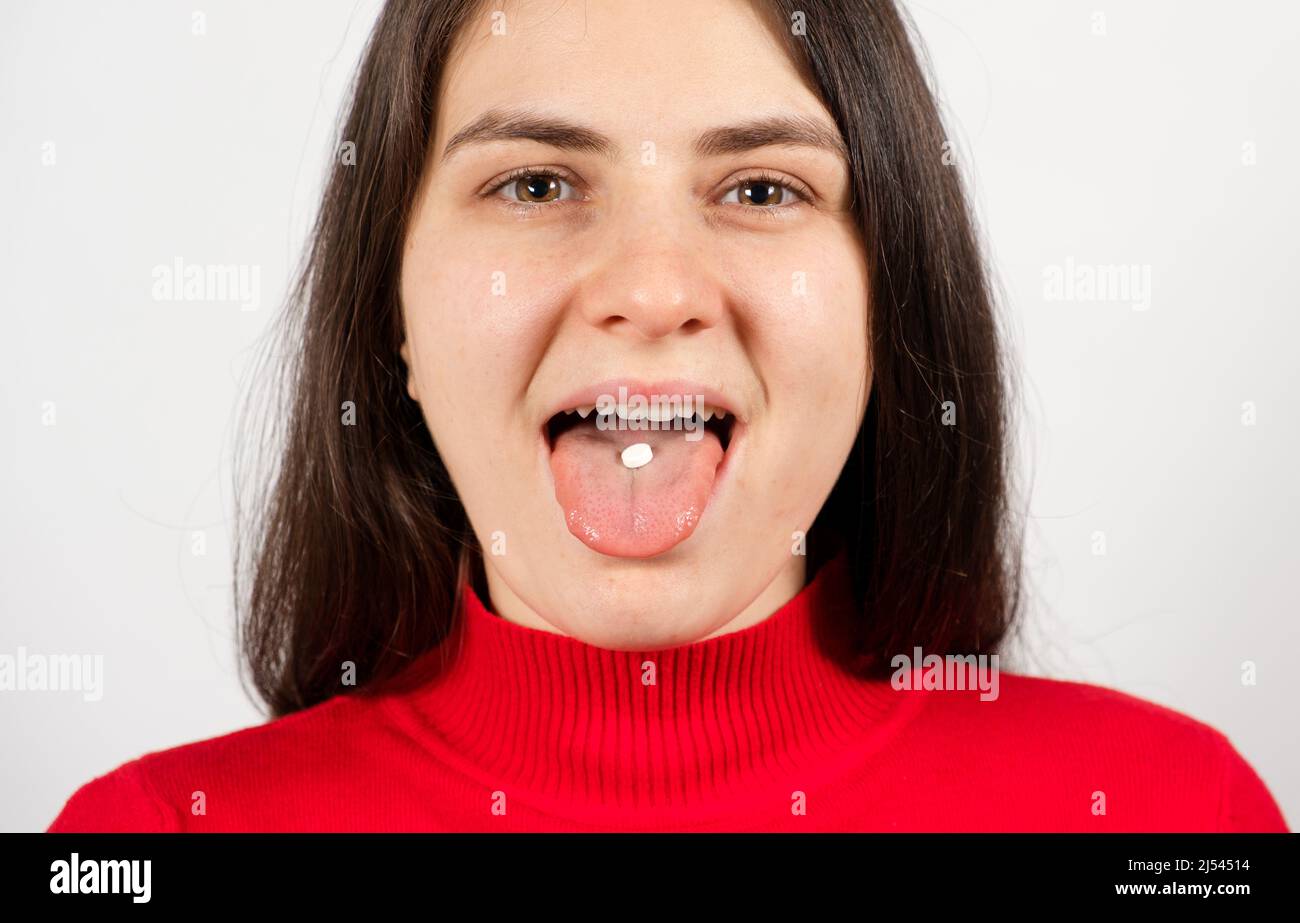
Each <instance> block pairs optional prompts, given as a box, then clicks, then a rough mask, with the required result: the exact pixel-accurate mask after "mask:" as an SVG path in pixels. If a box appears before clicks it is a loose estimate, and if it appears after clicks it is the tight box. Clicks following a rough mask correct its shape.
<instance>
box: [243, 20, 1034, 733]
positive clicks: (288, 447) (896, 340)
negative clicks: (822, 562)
mask: <svg viewBox="0 0 1300 923" xmlns="http://www.w3.org/2000/svg"><path fill="white" fill-rule="evenodd" d="M756 2H759V4H760V6H761V7H762V8H764V9H765V10H766V11H767V12H768V13H770V15H771V17H772V22H773V25H774V28H775V30H776V32H777V34H779V35H781V36H783V37H784V40H785V42H786V44H787V46H788V49H789V53H790V55H791V56H792V59H793V60H794V61H795V62H797V64H798V66H799V67H800V69H801V70H802V71H803V73H804V74H805V75H806V78H807V79H808V80H809V81H810V84H811V85H812V87H813V88H814V89H815V90H816V91H817V92H818V94H819V95H820V97H821V99H822V100H823V102H824V103H825V105H826V107H827V108H828V110H829V111H830V112H831V114H832V115H833V116H834V118H835V120H836V123H837V124H838V126H839V129H840V132H841V134H842V135H843V137H844V140H845V142H846V144H847V146H848V151H849V162H850V168H851V171H852V188H853V207H854V210H855V215H856V216H857V220H858V222H859V225H860V227H861V228H862V232H863V239H864V241H865V242H866V247H867V256H868V267H869V270H870V280H871V281H870V292H869V300H870V325H869V326H870V335H869V336H870V343H869V346H868V348H869V353H870V356H871V360H872V364H873V369H874V380H873V388H872V394H871V397H870V400H869V402H868V406H867V410H866V415H865V418H864V421H863V425H862V428H861V430H860V432H859V434H858V438H857V443H856V447H855V449H854V450H853V452H852V453H851V455H850V457H849V460H848V462H847V464H846V465H845V468H844V470H843V472H842V474H841V476H840V478H839V481H838V483H837V484H836V486H835V488H834V490H833V491H832V493H831V495H830V497H829V499H828V500H827V502H826V504H825V505H824V507H823V508H822V511H821V513H820V514H819V516H818V517H817V520H816V522H815V523H814V525H813V527H812V529H811V531H810V533H809V537H808V542H809V552H810V555H812V556H813V557H814V559H818V558H824V556H825V555H826V554H827V553H828V549H830V548H831V547H836V548H839V547H843V548H844V550H845V551H846V553H847V554H848V557H849V560H850V563H851V566H852V569H853V573H854V589H855V593H856V594H857V598H858V601H859V603H860V607H861V612H862V613H863V616H862V620H861V625H860V626H859V628H860V632H859V641H860V644H861V645H862V651H863V652H864V653H867V654H868V655H871V654H876V655H881V654H883V655H885V656H883V657H876V658H873V659H875V661H876V662H877V663H883V664H888V661H889V656H888V655H889V654H890V653H892V652H895V651H899V650H909V651H910V649H911V647H912V646H914V645H919V646H921V647H922V648H923V649H924V650H925V651H926V652H927V653H939V654H943V653H989V652H992V651H994V650H995V649H996V648H997V646H998V644H999V642H1000V641H1001V640H1002V639H1003V638H1004V636H1005V635H1006V633H1007V631H1008V629H1009V628H1010V626H1011V625H1012V623H1013V622H1014V620H1015V617H1016V614H1017V611H1018V608H1019V603H1020V591H1019V586H1020V547H1021V536H1020V534H1019V532H1017V531H1016V530H1015V529H1014V528H1013V527H1012V517H1011V516H1010V509H1009V504H1008V495H1009V490H1008V476H1009V475H1008V465H1007V453H1008V429H1009V425H1008V418H1009V401H1008V396H1009V394H1010V391H1009V389H1008V387H1007V382H1006V380H1005V378H1006V375H1005V368H1004V358H1003V356H1002V352H1001V348H1000V337H999V334H998V329H997V323H996V318H995V315H994V310H993V303H992V298H991V295H990V289H989V282H988V279H987V277H986V271H985V268H984V265H983V260H982V256H981V253H980V251H979V247H978V244H977V238H976V234H975V231H974V228H973V226H972V221H971V218H970V214H969V211H968V207H967V204H966V201H965V196H964V194H963V191H962V187H961V181H960V178H959V175H958V173H957V171H956V168H955V167H952V166H949V165H946V164H945V162H944V160H945V158H944V157H943V152H944V149H945V148H944V144H945V141H946V138H945V135H944V131H943V127H942V124H941V121H940V118H939V114H938V111H937V108H936V105H935V101H934V98H933V96H932V94H931V92H930V89H929V87H928V86H927V83H926V80H925V74H924V71H923V70H922V69H921V67H920V65H919V63H918V61H917V58H916V54H915V52H914V50H913V47H912V42H911V41H910V39H909V31H908V28H907V24H906V23H905V22H904V20H903V19H902V18H901V17H900V15H899V12H898V11H897V9H896V8H895V6H894V4H893V3H892V2H888V0H871V2H867V0H816V2H808V0H756ZM483 6H484V4H482V3H481V2H479V0H388V3H386V5H385V6H384V9H383V11H382V13H381V14H380V16H379V20H378V22H377V23H376V25H375V27H374V31H373V33H372V34H371V36H370V40H369V43H368V46H367V48H366V51H365V54H364V57H363V60H362V63H361V66H360V69H359V72H358V74H357V77H356V82H355V85H354V88H353V93H352V100H351V104H350V108H349V110H348V113H347V117H346V120H345V121H344V123H343V125H342V129H341V137H340V139H339V142H340V146H341V145H343V144H344V143H346V142H351V143H352V144H354V145H355V163H354V164H349V163H345V162H341V160H340V158H337V157H336V158H335V164H334V166H333V168H332V173H331V175H330V176H329V178H328V181H327V187H326V190H325V194H324V199H323V202H322V205H321V209H320V212H319V215H318V217H317V220H316V224H315V228H314V231H313V235H312V239H311V243H310V246H309V248H308V250H307V254H306V257H305V262H304V265H303V267H302V269H301V272H300V276H299V280H298V283H297V285H296V286H295V289H294V291H293V293H292V298H291V300H290V305H291V307H293V308H295V309H293V310H288V311H286V312H285V315H284V317H283V318H282V324H283V326H282V327H280V328H279V330H278V331H277V332H278V340H276V341H273V342H276V343H277V344H278V345H280V346H282V347H283V356H282V357H280V358H278V359H277V358H276V357H275V356H274V355H273V354H272V355H268V360H270V361H273V362H275V363H276V367H277V368H278V370H279V371H280V373H281V377H279V378H278V379H274V380H273V381H274V383H276V384H278V385H279V386H280V387H281V388H283V389H284V390H283V397H284V401H283V404H279V403H276V400H275V397H276V396H272V399H271V400H270V401H269V402H263V401H261V400H260V396H259V395H257V394H254V395H253V398H254V405H253V406H254V409H263V408H267V407H269V408H272V411H271V413H269V414H267V417H266V423H265V428H264V430H263V431H261V432H260V433H259V434H258V436H259V438H258V440H257V443H256V447H255V448H257V449H261V450H266V451H270V452H272V453H274V454H273V456H272V457H271V459H270V461H271V463H272V464H273V466H274V470H273V471H270V472H267V477H266V479H265V480H264V481H263V482H262V484H263V487H262V489H261V491H259V492H258V493H257V494H256V496H255V497H254V498H253V501H252V506H251V513H250V514H249V515H247V516H245V515H244V514H245V512H246V510H244V509H237V515H238V518H239V523H240V526H241V528H240V530H239V534H240V535H241V536H242V535H244V533H245V532H246V533H247V536H248V537H247V539H244V538H240V539H239V540H238V544H237V547H236V560H235V586H236V594H235V595H236V602H237V605H238V607H239V610H240V644H241V647H242V651H243V655H244V659H245V661H246V666H247V668H248V671H249V675H250V677H251V680H252V683H253V685H254V687H255V689H256V692H257V693H258V694H259V695H260V696H261V698H262V699H264V700H265V702H266V703H267V704H268V705H269V707H270V711H271V713H272V714H273V715H276V716H279V715H284V714H287V713H289V712H292V711H295V710H298V709H302V708H305V707H308V706H310V705H313V704H315V703H317V702H320V701H323V700H324V699H327V698H329V697H331V696H334V695H337V694H339V693H341V692H346V691H350V690H351V689H352V688H353V687H347V686H343V685H342V683H341V677H342V665H343V664H344V663H345V662H347V661H351V662H352V663H354V664H356V667H357V688H365V687H368V686H371V685H373V684H376V683H378V682H379V681H381V680H385V679H389V678H392V677H394V676H396V675H397V674H399V673H400V672H401V670H402V668H403V667H405V666H406V665H408V664H409V663H410V662H411V661H412V660H413V659H414V658H416V657H418V656H419V655H421V654H422V653H424V652H426V651H428V650H430V649H431V648H432V647H433V646H435V645H436V644H437V643H438V642H439V641H440V640H441V639H442V638H443V637H444V636H445V635H446V633H447V631H448V630H449V629H450V627H451V622H452V618H453V616H454V613H455V612H456V611H457V606H458V603H459V600H458V594H459V590H460V588H461V586H462V585H463V583H464V582H465V581H466V580H471V581H472V582H473V585H474V586H475V587H476V588H478V589H479V591H480V592H483V589H482V587H483V579H482V562H481V559H480V558H479V550H478V547H477V541H476V539H475V537H474V535H473V532H472V531H471V529H470V528H469V524H468V520H467V518H466V514H465V510H464V508H463V506H462V505H461V502H460V499H459V497H458V496H457V494H456V491H455V489H454V488H453V486H452V483H451V479H450V477H449V476H448V474H447V471H446V468H445V467H444V465H443V463H442V460H441V458H440V457H439V455H438V452H437V449H436V448H435V446H434V444H433V441H432V439H431V437H430V435H429V432H428V429H427V428H426V426H425V423H424V419H423V417H422V415H421V412H420V409H419V406H418V405H417V404H416V403H415V402H414V401H412V400H411V399H410V398H409V396H408V395H407V393H406V388H405V370H404V367H403V364H402V361H401V359H400V357H399V354H398V350H399V348H400V344H401V342H402V339H403V336H404V333H403V327H402V314H401V305H400V303H399V298H398V278H399V272H400V261H401V253H402V242H403V238H404V235H405V231H406V223H407V219H408V216H409V214H410V210H411V206H412V202H413V199H414V197H415V192H416V188H417V185H418V183H419V181H420V173H421V170H422V168H423V165H424V163H425V161H426V155H427V148H428V145H429V143H430V140H431V138H432V131H433V117H435V116H436V95H437V90H438V86H439V81H440V78H441V75H442V68H443V66H444V64H445V62H446V60H447V56H448V51H449V49H450V47H451V45H452V42H453V39H454V38H455V37H456V35H457V34H458V33H459V31H460V30H461V29H462V28H463V27H464V26H465V25H466V24H467V23H468V22H470V21H471V20H472V19H473V17H474V16H476V15H479V14H480V10H481V8H482V7H483ZM796 7H797V9H796ZM800 32H802V34H800ZM348 402H351V403H350V404H349V403H348ZM947 402H951V404H947ZM945 405H946V406H945ZM281 406H283V408H284V410H283V412H282V413H280V414H279V415H276V411H275V410H274V408H277V407H281ZM349 408H352V411H351V412H352V413H354V415H355V419H354V425H341V423H342V420H341V417H343V415H344V414H346V413H348V412H349ZM954 413H955V422H954V421H953V420H952V419H951V414H954ZM241 458H242V456H241ZM241 506H243V505H242V504H241ZM813 564H814V562H812V561H810V570H811V569H812V566H813ZM245 573H246V575H247V577H246V579H245V577H244V575H245ZM244 587H247V588H248V590H249V592H248V593H247V599H245V598H244V593H243V591H242V589H241V588H244Z"/></svg>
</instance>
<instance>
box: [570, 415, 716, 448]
mask: <svg viewBox="0 0 1300 923" xmlns="http://www.w3.org/2000/svg"><path fill="white" fill-rule="evenodd" d="M634 424H642V425H634ZM735 425H736V416H735V414H731V413H727V411H726V410H724V409H722V408H721V407H710V406H708V405H707V404H706V405H704V407H702V408H700V409H698V410H694V411H693V412H691V413H689V414H688V413H686V412H685V411H684V410H682V411H674V412H672V416H671V417H669V416H668V415H667V414H665V413H655V414H651V413H649V412H647V413H646V414H645V415H644V416H641V415H638V414H635V413H632V412H629V413H627V414H625V415H619V414H618V413H617V412H616V413H611V414H599V413H597V412H596V408H595V406H594V405H588V406H586V407H571V408H569V409H568V410H561V411H560V412H559V413H557V414H555V416H553V417H551V419H550V420H548V421H547V423H546V442H547V444H548V445H549V446H550V448H551V451H555V443H556V440H557V439H558V438H559V437H560V436H561V435H563V434H564V433H567V432H569V431H570V430H572V429H576V428H578V427H590V428H592V429H595V430H597V431H600V432H614V431H618V430H619V428H620V426H622V427H623V430H624V431H625V432H630V433H640V432H668V433H674V432H676V433H681V434H691V433H710V434H712V435H713V436H714V437H716V438H717V440H718V442H719V444H720V445H721V446H722V451H723V452H724V453H725V452H726V451H727V447H728V446H729V445H731V431H732V429H733V428H734V427H735Z"/></svg>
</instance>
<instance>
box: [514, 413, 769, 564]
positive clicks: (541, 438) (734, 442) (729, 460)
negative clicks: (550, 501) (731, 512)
mask: <svg viewBox="0 0 1300 923" xmlns="http://www.w3.org/2000/svg"><path fill="white" fill-rule="evenodd" d="M548 422H549V421H548ZM747 433H748V427H747V425H746V424H745V423H744V422H742V421H741V420H739V419H734V422H733V423H732V424H731V439H730V441H729V442H728V443H727V450H726V451H725V452H723V453H722V461H721V462H719V463H718V470H717V473H716V474H715V475H714V478H713V487H712V488H711V489H710V490H709V504H708V506H706V507H705V508H704V513H703V514H702V515H701V516H700V522H699V525H697V526H696V528H695V532H694V533H692V535H691V536H690V538H688V539H687V540H686V541H687V542H689V541H690V540H691V538H694V537H695V535H696V534H698V533H699V531H700V529H701V528H703V527H704V526H705V525H706V523H707V520H708V518H709V510H711V509H713V508H714V506H715V505H716V504H717V502H718V495H719V494H720V493H721V492H722V490H723V488H724V487H725V486H726V485H727V484H728V483H730V480H731V479H730V477H729V475H730V472H731V469H732V468H734V467H735V466H736V465H737V464H739V462H737V461H734V460H733V459H735V458H736V457H737V455H738V454H739V453H740V452H741V451H742V449H743V447H744V445H745V436H746V435H747ZM538 460H539V461H540V462H541V466H542V471H543V472H544V477H545V478H546V486H547V488H548V490H549V493H550V496H551V497H554V496H555V478H554V477H552V475H551V441H550V440H549V439H548V438H547V436H546V426H545V425H543V426H542V428H541V430H540V431H539V433H538ZM560 519H561V522H563V517H560ZM565 532H566V533H567V532H568V530H567V529H566V530H565ZM683 544H685V543H683Z"/></svg>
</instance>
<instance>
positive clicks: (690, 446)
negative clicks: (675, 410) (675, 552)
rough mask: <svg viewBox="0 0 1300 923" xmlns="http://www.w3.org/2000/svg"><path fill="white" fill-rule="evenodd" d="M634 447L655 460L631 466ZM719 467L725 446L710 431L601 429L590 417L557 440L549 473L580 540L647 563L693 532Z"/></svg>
mask: <svg viewBox="0 0 1300 923" xmlns="http://www.w3.org/2000/svg"><path fill="white" fill-rule="evenodd" d="M688 435H689V436H690V437H691V439H687V436H688ZM697 437H698V438H697ZM691 440H694V441H691ZM637 442H644V443H647V444H649V446H650V448H651V450H652V451H653V452H654V458H652V459H651V460H650V462H649V463H647V464H645V465H643V466H642V467H640V468H628V467H626V466H625V465H624V464H623V460H622V452H623V449H625V448H626V447H627V446H630V445H633V444H634V443H637ZM721 462H722V444H721V443H720V442H718V437H717V436H715V435H714V434H713V433H710V432H708V431H707V430H697V431H696V432H694V433H688V432H686V431H685V430H672V429H662V430H651V429H645V430H634V429H627V430H615V429H611V430H599V429H597V428H596V426H595V425H594V424H593V423H592V422H591V421H590V420H588V421H587V422H586V423H581V424H579V425H578V426H576V427H574V428H573V429H570V430H568V431H567V432H565V433H562V434H561V435H560V436H559V438H557V439H556V440H555V448H554V450H553V451H552V452H551V473H552V475H554V479H555V499H556V500H558V501H559V503H560V508H561V509H562V510H564V520H565V522H566V523H567V524H568V526H569V531H570V532H572V533H573V535H574V536H575V537H577V538H578V539H580V540H581V541H583V542H584V543H585V544H587V545H588V546H589V547H591V548H593V549H594V550H596V551H599V552H600V553H601V554H608V555H617V556H619V557H625V558H648V557H650V556H652V555H656V554H662V553H663V552H665V551H667V550H668V549H669V548H672V547H673V546H674V545H677V544H678V543H679V542H684V541H685V540H686V539H687V538H689V537H690V535H691V533H692V532H694V531H695V526H696V525H697V524H698V523H699V521H700V517H701V516H702V515H704V508H705V507H706V506H708V503H709V495H710V493H711V492H712V490H713V479H714V477H715V476H716V475H717V473H718V465H719V464H720V463H721Z"/></svg>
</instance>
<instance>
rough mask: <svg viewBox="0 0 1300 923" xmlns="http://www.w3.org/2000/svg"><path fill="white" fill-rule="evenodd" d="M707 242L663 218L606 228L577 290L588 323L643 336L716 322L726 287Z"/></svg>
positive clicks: (655, 336)
mask: <svg viewBox="0 0 1300 923" xmlns="http://www.w3.org/2000/svg"><path fill="white" fill-rule="evenodd" d="M707 252H708V249H707V246H706V245H704V244H703V242H702V241H700V239H699V238H698V237H697V236H695V235H693V234H691V233H690V232H689V231H683V230H682V229H681V227H680V226H676V227H674V226H670V224H669V222H667V221H655V222H651V221H645V220H643V221H639V222H638V221H627V222H624V223H623V224H622V226H621V227H619V228H617V229H611V236H609V237H607V238H606V246H604V247H602V250H601V255H600V261H599V263H598V264H597V266H596V268H595V270H594V271H593V272H592V274H591V275H589V276H588V278H587V279H586V280H585V282H586V284H584V285H583V286H582V287H581V289H580V291H579V292H578V293H577V301H578V304H577V309H578V311H579V312H580V313H581V315H582V317H583V318H584V319H585V320H586V322H587V323H589V324H591V325H592V326H594V327H599V328H601V329H604V330H606V331H608V332H611V333H620V334H627V335H630V336H638V337H642V338H645V339H647V340H657V339H662V338H664V337H667V336H669V335H671V334H673V333H674V332H676V331H682V332H692V331H697V330H704V329H707V328H709V327H713V326H715V325H716V324H717V323H718V321H719V319H720V318H721V317H722V315H723V312H724V310H725V304H726V299H725V293H724V290H723V288H722V286H721V285H720V284H719V283H718V280H717V278H716V276H715V275H714V274H713V273H712V272H711V271H710V268H709V266H708V263H707Z"/></svg>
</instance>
